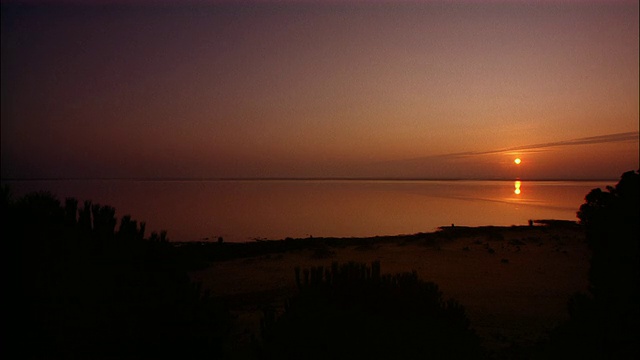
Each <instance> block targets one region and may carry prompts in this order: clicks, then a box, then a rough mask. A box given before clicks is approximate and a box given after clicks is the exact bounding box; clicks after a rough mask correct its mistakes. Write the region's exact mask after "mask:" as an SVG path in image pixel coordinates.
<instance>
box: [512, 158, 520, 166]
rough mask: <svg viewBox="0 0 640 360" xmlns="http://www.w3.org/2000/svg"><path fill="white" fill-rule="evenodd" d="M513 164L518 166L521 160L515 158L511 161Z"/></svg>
mask: <svg viewBox="0 0 640 360" xmlns="http://www.w3.org/2000/svg"><path fill="white" fill-rule="evenodd" d="M513 162H514V163H516V165H520V163H521V162H522V160H520V158H516V159H515V160H513Z"/></svg>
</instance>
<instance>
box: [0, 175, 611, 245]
mask: <svg viewBox="0 0 640 360" xmlns="http://www.w3.org/2000/svg"><path fill="white" fill-rule="evenodd" d="M3 183H6V184H8V185H9V186H10V187H11V189H12V192H13V194H14V195H15V196H20V195H22V194H24V193H26V192H29V191H35V190H47V191H51V192H52V193H54V194H55V195H56V196H57V197H58V198H59V199H60V200H61V201H64V198H66V197H75V198H77V199H78V200H80V201H81V202H82V201H84V200H92V201H93V202H94V203H100V204H103V205H111V206H114V207H115V208H116V216H117V217H121V216H122V215H127V214H128V215H131V216H132V218H134V219H137V220H139V221H146V223H147V229H148V230H147V231H148V232H150V231H159V230H163V229H164V230H167V231H168V235H169V238H170V239H171V240H174V241H193V240H202V239H206V238H208V239H217V238H218V237H219V236H222V237H223V238H224V239H225V241H251V240H252V239H256V238H260V239H263V238H268V239H282V238H285V237H308V236H314V237H320V236H339V237H350V236H374V235H394V234H412V233H416V232H427V231H433V230H435V229H436V228H437V227H438V226H448V225H451V224H456V225H467V226H479V225H514V224H515V225H523V224H526V223H527V221H528V220H529V219H563V220H576V211H577V210H578V208H579V206H580V205H581V204H582V203H583V201H584V196H585V195H586V194H587V193H588V192H589V191H590V190H591V189H593V188H596V187H602V188H603V187H604V186H606V185H614V184H615V181H611V182H606V181H602V182H582V181H579V182H576V181H521V182H515V181H377V180H376V181H360V180H346V181H338V180H336V181H333V180H320V181H301V180H282V181H280V180H277V181H275V180H274V181H262V180H260V181H257V180H255V181H254V180H250V181H129V180H59V181H11V182H3Z"/></svg>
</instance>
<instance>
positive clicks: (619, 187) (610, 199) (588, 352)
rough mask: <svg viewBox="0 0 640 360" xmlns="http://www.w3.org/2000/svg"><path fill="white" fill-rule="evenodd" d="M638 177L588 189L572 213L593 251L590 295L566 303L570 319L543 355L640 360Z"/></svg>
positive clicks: (632, 175)
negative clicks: (577, 209) (605, 188)
mask: <svg viewBox="0 0 640 360" xmlns="http://www.w3.org/2000/svg"><path fill="white" fill-rule="evenodd" d="M639 194H640V174H639V173H638V172H634V171H629V172H626V173H624V174H622V176H621V178H620V181H619V182H618V183H617V184H616V186H615V187H610V186H609V187H607V190H606V191H602V190H601V189H593V190H591V192H589V194H587V196H586V197H585V203H584V204H583V205H581V206H580V210H579V211H578V213H577V216H578V218H579V219H580V223H581V224H583V225H584V227H585V230H586V237H587V241H588V243H589V245H590V247H591V249H592V257H591V266H590V269H589V285H590V286H589V292H590V294H576V295H574V296H573V297H572V298H571V301H570V302H569V313H570V320H569V321H568V322H567V323H565V324H563V325H562V326H560V327H559V328H558V329H557V330H556V331H555V332H554V334H553V336H552V339H551V342H550V344H549V345H548V347H547V348H546V352H545V351H543V354H542V356H541V357H546V356H548V355H549V354H554V355H555V356H570V357H574V358H588V359H613V358H615V359H638V358H640V246H639V245H640V231H639V229H640V198H639Z"/></svg>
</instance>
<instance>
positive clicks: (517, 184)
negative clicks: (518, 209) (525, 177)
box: [513, 180, 522, 195]
mask: <svg viewBox="0 0 640 360" xmlns="http://www.w3.org/2000/svg"><path fill="white" fill-rule="evenodd" d="M514 185H515V187H516V189H515V190H513V193H514V194H516V195H520V192H521V191H520V185H522V183H521V182H520V180H516V182H515V183H514Z"/></svg>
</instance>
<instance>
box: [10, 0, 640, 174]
mask: <svg viewBox="0 0 640 360" xmlns="http://www.w3.org/2000/svg"><path fill="white" fill-rule="evenodd" d="M638 25H639V24H638V2H637V1H613V2H610V1H598V2H593V1H592V2H577V1H563V2H556V1H537V2H527V1H489V2H483V1H453V2H451V1H448V2H445V1H441V2H435V1H411V2H409V1H399V2H392V1H364V0H362V1H352V2H347V1H330V2H321V1H285V2H276V1H266V0H265V1H254V2H251V1H244V2H223V1H206V0H202V1H192V2H178V1H175V2H174V1H168V0H167V1H161V2H159V1H156V2H154V1H137V2H126V1H100V2H96V3H94V4H87V3H83V4H80V3H79V2H74V1H64V2H56V1H47V2H43V1H27V2H22V3H20V2H17V1H3V2H2V25H1V26H2V74H1V75H2V79H1V83H2V104H1V105H2V110H1V111H2V129H1V130H2V133H1V140H2V143H1V157H2V178H3V179H16V178H18V179H36V178H37V179H42V178H145V179H148V178H164V179H166V178H319V177H320V178H325V177H327V178H374V177H375V178H426V179H432V178H433V179H435V178H442V179H512V178H523V179H616V178H618V177H619V176H620V174H621V173H622V172H624V171H628V170H637V169H638V168H639V167H640V166H639V160H638V148H639V142H640V141H639V135H638V130H639V124H638V123H639V120H638V119H639V111H638V110H639V100H638V99H639V91H638V88H639V81H638V79H639V75H638V67H639V65H638V64H639V56H638ZM516 157H519V158H521V159H522V163H521V164H520V165H515V164H514V162H513V161H514V159H515V158H516Z"/></svg>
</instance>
